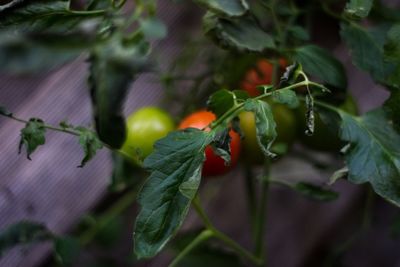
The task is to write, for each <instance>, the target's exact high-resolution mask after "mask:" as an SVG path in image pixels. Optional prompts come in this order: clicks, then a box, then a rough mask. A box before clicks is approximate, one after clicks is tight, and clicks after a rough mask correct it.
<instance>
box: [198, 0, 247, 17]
mask: <svg viewBox="0 0 400 267" xmlns="http://www.w3.org/2000/svg"><path fill="white" fill-rule="evenodd" d="M194 2H196V3H198V4H199V5H201V6H204V7H205V8H207V9H208V10H209V11H212V12H214V13H215V14H218V15H221V16H227V17H236V16H242V15H244V14H245V13H246V12H247V11H248V10H249V5H248V4H247V1H246V0H229V1H226V0H195V1H194Z"/></svg>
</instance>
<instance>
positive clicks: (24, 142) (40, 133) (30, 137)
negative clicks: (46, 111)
mask: <svg viewBox="0 0 400 267" xmlns="http://www.w3.org/2000/svg"><path fill="white" fill-rule="evenodd" d="M45 134H46V128H45V127H44V122H43V121H42V120H41V119H38V118H31V119H30V120H29V122H28V123H27V124H26V125H25V128H23V129H22V130H21V140H20V142H19V147H18V153H21V150H22V146H25V147H26V155H27V158H28V159H29V160H30V159H31V157H30V156H31V154H32V153H33V152H34V151H35V150H36V148H37V147H38V146H40V145H44V143H45V141H46V138H45Z"/></svg>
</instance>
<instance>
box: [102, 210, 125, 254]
mask: <svg viewBox="0 0 400 267" xmlns="http://www.w3.org/2000/svg"><path fill="white" fill-rule="evenodd" d="M97 228H98V231H97V233H96V237H95V239H96V243H98V244H100V245H102V246H103V247H106V248H112V247H113V246H115V245H117V242H118V241H119V240H120V238H121V235H122V232H123V230H124V224H123V218H122V216H116V217H114V218H111V219H109V220H108V222H107V223H106V224H104V223H103V224H102V225H98V226H97Z"/></svg>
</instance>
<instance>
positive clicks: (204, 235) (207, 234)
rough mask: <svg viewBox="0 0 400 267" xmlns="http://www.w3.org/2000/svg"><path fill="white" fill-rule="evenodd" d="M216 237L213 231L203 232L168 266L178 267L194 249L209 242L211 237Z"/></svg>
mask: <svg viewBox="0 0 400 267" xmlns="http://www.w3.org/2000/svg"><path fill="white" fill-rule="evenodd" d="M213 235H214V233H213V231H211V230H209V229H206V230H203V231H202V232H201V233H200V234H199V235H198V236H197V237H196V238H195V239H193V240H192V242H190V244H189V245H187V246H186V247H185V248H184V249H183V250H182V251H181V252H180V253H179V254H178V256H177V257H176V258H175V259H174V260H173V261H172V262H171V263H170V264H169V265H168V266H169V267H176V266H177V265H178V263H179V262H180V261H181V260H182V259H183V258H184V257H185V256H186V255H187V254H189V253H190V252H191V251H192V250H193V249H195V248H196V247H197V246H198V245H200V244H201V243H202V242H204V241H206V240H208V239H209V238H210V237H212V236H213Z"/></svg>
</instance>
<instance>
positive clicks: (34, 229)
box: [0, 221, 52, 256]
mask: <svg viewBox="0 0 400 267" xmlns="http://www.w3.org/2000/svg"><path fill="white" fill-rule="evenodd" d="M51 238H52V234H51V232H50V231H49V230H48V229H47V228H46V226H44V225H43V224H40V223H35V222H28V221H21V222H18V223H15V224H12V225H10V226H8V227H7V228H6V229H3V230H2V231H1V232H0V256H1V255H2V254H3V253H4V252H5V251H6V250H8V249H11V248H12V247H14V246H17V245H24V244H29V243H34V242H40V241H44V240H49V239H51Z"/></svg>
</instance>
